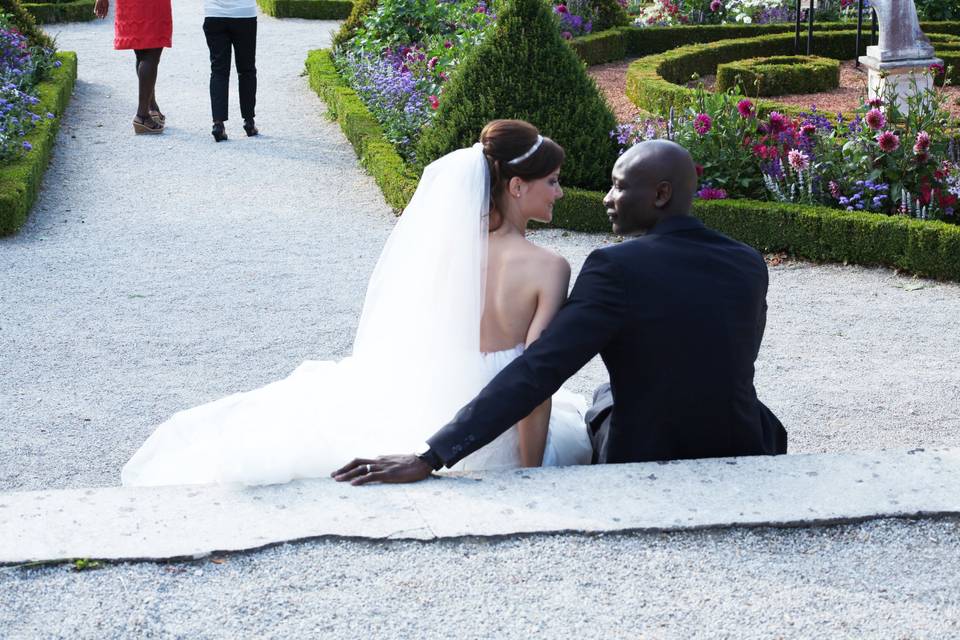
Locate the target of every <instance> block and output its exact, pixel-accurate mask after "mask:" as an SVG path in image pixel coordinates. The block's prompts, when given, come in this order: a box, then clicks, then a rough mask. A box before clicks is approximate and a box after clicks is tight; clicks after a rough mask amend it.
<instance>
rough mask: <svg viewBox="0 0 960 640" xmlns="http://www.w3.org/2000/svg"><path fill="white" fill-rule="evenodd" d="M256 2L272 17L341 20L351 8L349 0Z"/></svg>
mask: <svg viewBox="0 0 960 640" xmlns="http://www.w3.org/2000/svg"><path fill="white" fill-rule="evenodd" d="M257 4H259V5H260V8H261V9H262V10H263V12H264V13H266V14H267V15H271V16H273V17H274V18H306V19H308V20H342V19H344V18H346V17H347V16H348V15H350V12H351V11H352V10H353V2H351V1H350V0H257Z"/></svg>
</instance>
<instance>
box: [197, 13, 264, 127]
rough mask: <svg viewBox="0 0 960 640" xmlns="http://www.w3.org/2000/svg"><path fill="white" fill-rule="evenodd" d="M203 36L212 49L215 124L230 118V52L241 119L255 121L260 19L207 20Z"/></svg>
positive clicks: (212, 92)
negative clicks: (234, 66)
mask: <svg viewBox="0 0 960 640" xmlns="http://www.w3.org/2000/svg"><path fill="white" fill-rule="evenodd" d="M203 34H204V35H205V36H206V37H207V48H208V49H210V106H211V108H212V109H213V119H214V121H221V120H226V119H227V116H228V115H229V108H228V102H229V100H228V96H229V89H230V50H231V48H232V49H233V55H234V57H235V58H236V60H237V79H238V80H239V82H238V84H239V85H240V115H242V116H243V119H244V120H248V119H251V118H253V117H254V115H255V113H254V112H255V110H256V106H257V19H256V18H206V19H204V21H203Z"/></svg>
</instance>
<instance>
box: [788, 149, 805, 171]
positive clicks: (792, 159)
mask: <svg viewBox="0 0 960 640" xmlns="http://www.w3.org/2000/svg"><path fill="white" fill-rule="evenodd" d="M787 162H789V163H790V166H791V167H793V170H794V171H806V170H807V169H808V168H809V167H810V156H808V155H807V154H805V153H804V152H803V151H800V150H799V149H791V150H790V152H789V153H788V154H787Z"/></svg>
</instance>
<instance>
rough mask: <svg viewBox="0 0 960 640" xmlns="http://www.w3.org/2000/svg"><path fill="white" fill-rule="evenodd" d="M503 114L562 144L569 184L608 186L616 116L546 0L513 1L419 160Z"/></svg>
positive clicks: (469, 61) (448, 94) (461, 74)
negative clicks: (535, 127) (567, 39)
mask: <svg viewBox="0 0 960 640" xmlns="http://www.w3.org/2000/svg"><path fill="white" fill-rule="evenodd" d="M496 118H520V119H523V120H527V121H528V122H531V123H532V124H534V125H536V126H537V127H538V128H539V129H540V130H541V131H542V132H543V133H544V135H547V136H550V137H551V138H553V139H554V140H556V141H557V142H558V143H559V144H561V145H563V147H564V148H565V149H566V151H567V161H566V162H565V163H564V168H563V177H564V181H565V182H567V183H568V184H572V185H576V186H580V187H588V188H595V189H598V188H606V186H608V184H607V183H608V182H609V173H610V168H611V167H612V166H613V162H614V160H615V159H616V155H617V152H616V147H615V145H614V141H613V140H612V139H611V138H610V131H611V130H612V129H613V128H614V127H615V126H616V119H615V118H614V116H613V113H611V111H610V108H609V107H608V106H607V104H606V102H605V101H604V99H603V97H602V96H601V95H600V92H599V90H598V89H597V85H596V83H594V81H593V80H592V79H591V78H590V77H589V76H588V75H587V73H586V70H585V69H584V65H583V63H582V62H581V61H580V60H579V58H577V54H576V53H574V51H573V49H571V48H570V47H569V46H567V44H566V43H565V42H564V40H563V39H562V38H561V36H560V34H559V33H558V31H557V27H556V22H555V20H554V18H553V15H552V13H551V9H550V7H549V6H548V5H547V4H546V3H545V2H543V1H542V0H513V1H512V2H508V4H507V5H506V7H505V8H504V10H503V12H502V13H501V15H500V17H499V18H498V20H497V24H496V26H495V27H494V30H493V31H492V32H491V33H490V34H489V35H488V36H487V38H486V40H485V41H484V42H483V43H482V44H480V45H479V46H478V47H477V48H476V49H475V50H474V51H472V52H471V53H470V54H469V55H468V56H467V57H466V58H465V59H464V60H463V62H462V63H461V65H460V69H458V71H457V73H456V75H454V76H453V78H451V79H450V82H449V83H448V84H447V85H446V89H445V92H444V99H443V100H442V101H441V103H440V110H439V111H438V112H437V114H436V117H435V118H434V120H433V122H432V123H431V124H430V126H429V127H428V128H427V129H425V130H424V132H423V136H422V137H421V138H420V143H419V145H418V147H417V159H418V162H419V163H420V164H424V165H425V164H427V163H429V162H431V161H433V160H435V159H436V158H439V157H440V156H442V155H443V154H445V153H448V152H450V151H452V150H454V149H458V148H460V147H468V146H470V145H472V144H473V143H474V142H476V141H477V139H478V137H479V135H480V130H481V129H482V128H483V125H485V124H486V123H487V122H489V121H490V120H494V119H496Z"/></svg>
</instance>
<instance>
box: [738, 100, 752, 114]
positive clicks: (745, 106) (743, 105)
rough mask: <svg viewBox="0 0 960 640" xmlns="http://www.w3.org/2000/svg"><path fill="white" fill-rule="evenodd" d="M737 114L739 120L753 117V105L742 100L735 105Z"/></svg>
mask: <svg viewBox="0 0 960 640" xmlns="http://www.w3.org/2000/svg"><path fill="white" fill-rule="evenodd" d="M737 113H739V114H740V117H741V118H749V117H751V116H752V115H753V103H752V102H750V101H749V100H747V99H746V98H744V99H743V100H741V101H740V102H738V103H737Z"/></svg>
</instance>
